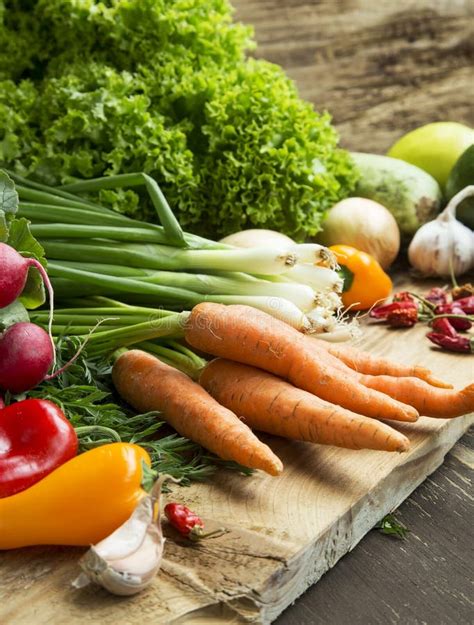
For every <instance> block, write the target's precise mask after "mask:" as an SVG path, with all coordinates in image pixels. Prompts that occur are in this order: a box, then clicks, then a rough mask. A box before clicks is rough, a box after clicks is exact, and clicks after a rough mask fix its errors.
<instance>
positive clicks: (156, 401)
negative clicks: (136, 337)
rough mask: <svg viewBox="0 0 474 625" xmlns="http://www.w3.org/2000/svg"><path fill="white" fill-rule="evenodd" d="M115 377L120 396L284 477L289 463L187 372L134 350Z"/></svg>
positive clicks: (228, 454)
mask: <svg viewBox="0 0 474 625" xmlns="http://www.w3.org/2000/svg"><path fill="white" fill-rule="evenodd" d="M112 379H113V381H114V384H115V387H116V389H117V391H118V392H119V394H120V396H121V397H122V398H123V399H124V400H125V401H127V402H128V403H129V404H130V405H131V406H133V407H134V408H135V409H136V410H140V411H143V412H147V411H150V410H159V411H160V412H162V414H163V418H164V419H165V420H166V421H167V422H168V423H169V424H170V425H172V426H173V427H174V429H175V430H176V431H177V432H179V434H181V435H182V436H186V437H187V438H190V439H191V440H193V441H195V442H196V443H199V444H201V445H202V446H203V447H206V449H209V450H210V451H213V452H214V453H215V454H217V455H218V456H219V457H220V458H224V459H225V460H234V461H235V462H238V463H240V464H242V465H244V466H246V467H250V468H252V469H262V470H263V471H266V472H267V473H270V475H278V474H279V473H281V472H282V470H283V465H282V463H281V461H280V459H279V458H277V456H275V454H274V453H273V452H272V450H271V449H270V448H269V447H268V446H267V445H265V444H264V443H262V442H261V441H259V440H258V438H257V437H256V436H255V435H254V434H253V432H252V431H251V430H250V429H249V428H248V427H247V426H246V425H245V424H244V423H242V421H240V419H238V417H237V416H236V415H235V414H234V413H233V412H231V411H230V410H228V409H227V408H224V407H223V406H221V405H220V404H218V403H217V402H216V400H215V399H213V398H212V397H211V396H210V395H209V394H208V393H206V391H205V390H204V389H203V388H202V387H201V386H199V384H197V383H196V382H193V381H192V380H191V378H189V377H188V376H187V375H185V374H184V373H182V372H181V371H178V370H177V369H174V367H170V366H169V365H166V364H164V363H162V362H160V361H159V360H158V359H157V358H155V357H154V356H151V355H150V354H147V353H146V352H142V351H140V350H137V349H134V350H131V351H128V352H125V353H124V354H122V355H121V356H120V357H119V358H118V359H117V360H116V362H115V364H114V367H113V370H112Z"/></svg>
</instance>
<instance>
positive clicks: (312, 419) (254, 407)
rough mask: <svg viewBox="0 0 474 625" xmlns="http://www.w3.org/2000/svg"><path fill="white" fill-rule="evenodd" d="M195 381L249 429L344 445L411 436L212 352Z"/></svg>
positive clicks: (386, 444) (385, 444)
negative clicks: (214, 357)
mask: <svg viewBox="0 0 474 625" xmlns="http://www.w3.org/2000/svg"><path fill="white" fill-rule="evenodd" d="M200 383H201V384H202V385H203V386H204V388H205V389H206V390H207V391H208V392H209V393H210V395H212V396H213V397H214V399H216V400H217V401H218V402H219V403H220V404H223V405H224V406H226V408H229V410H232V411H233V412H235V413H236V414H237V415H239V416H240V417H243V418H244V420H245V422H246V423H247V425H248V426H249V427H251V428H252V429H257V430H262V431H263V432H268V433H269V434H276V435H277V436H283V437H285V438H290V439H296V440H302V441H310V442H312V443H321V444H323V445H336V446H338V447H345V448H347V449H379V450H385V451H406V450H407V449H408V447H409V445H410V441H409V440H408V438H407V437H406V436H403V434H400V432H397V431H396V430H394V429H392V428H391V427H389V426H388V425H386V424H385V423H381V422H380V421H376V420H375V419H369V418H368V417H363V416H362V415H358V414H356V413H354V412H351V411H349V410H346V409H345V408H341V407H340V406H336V405H334V404H330V403H328V402H326V401H324V400H322V399H319V398H318V397H315V396H314V395H311V393H308V392H307V391H303V390H301V389H299V388H295V387H294V386H292V385H291V384H289V383H288V382H285V381H284V380H282V379H281V378H277V377H276V376H274V375H272V374H271V373H267V372H266V371H262V370H261V369H256V368H255V367H249V366H248V365H242V364H240V363H237V362H233V361H231V360H224V359H222V358H217V359H215V360H213V361H212V362H210V363H209V364H208V365H207V366H206V367H205V368H204V370H203V371H202V372H201V377H200Z"/></svg>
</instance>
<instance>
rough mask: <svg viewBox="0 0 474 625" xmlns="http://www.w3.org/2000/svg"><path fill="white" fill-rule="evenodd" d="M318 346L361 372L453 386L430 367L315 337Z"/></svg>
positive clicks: (445, 386) (435, 384) (448, 386)
mask: <svg viewBox="0 0 474 625" xmlns="http://www.w3.org/2000/svg"><path fill="white" fill-rule="evenodd" d="M315 340H316V342H317V345H318V348H323V349H325V350H327V351H328V352H329V353H330V354H332V355H333V356H335V357H336V358H339V359H340V360H341V361H342V362H343V363H345V364H346V365H347V366H348V367H350V368H351V369H354V370H355V371H358V372H359V373H367V374H369V375H391V376H394V377H397V378H399V377H414V378H420V380H424V381H425V382H427V383H428V384H431V386H437V387H438V388H453V385H452V384H447V383H446V382H443V381H442V380H438V379H437V378H435V377H434V376H433V374H432V373H431V371H430V370H429V369H426V368H425V367H420V366H418V365H415V366H412V367H409V366H405V365H401V364H399V363H396V362H392V361H391V360H387V359H386V358H380V357H377V356H372V355H371V354H368V353H367V352H364V351H361V350H358V349H355V348H354V347H351V346H349V345H334V344H330V343H326V342H325V341H320V340H317V339H315Z"/></svg>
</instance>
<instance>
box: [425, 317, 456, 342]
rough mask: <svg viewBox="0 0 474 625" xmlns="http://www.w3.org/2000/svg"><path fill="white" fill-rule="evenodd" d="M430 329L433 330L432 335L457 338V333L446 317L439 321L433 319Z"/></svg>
mask: <svg viewBox="0 0 474 625" xmlns="http://www.w3.org/2000/svg"><path fill="white" fill-rule="evenodd" d="M431 327H432V328H433V330H434V334H436V333H438V334H444V335H446V336H452V337H453V338H456V337H457V336H458V333H457V332H456V330H455V329H454V328H453V326H452V325H451V322H450V320H449V319H447V318H446V317H442V318H441V319H434V320H433V322H432V324H431Z"/></svg>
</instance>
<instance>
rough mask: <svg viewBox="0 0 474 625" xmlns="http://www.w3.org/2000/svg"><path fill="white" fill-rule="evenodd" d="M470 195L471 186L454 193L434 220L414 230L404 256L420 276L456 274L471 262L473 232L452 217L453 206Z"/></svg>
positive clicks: (470, 264)
mask: <svg viewBox="0 0 474 625" xmlns="http://www.w3.org/2000/svg"><path fill="white" fill-rule="evenodd" d="M471 195H474V185H469V186H468V187H466V188H465V189H463V190H462V191H460V192H459V193H457V194H456V195H455V196H454V197H453V198H452V199H451V201H450V202H449V204H448V205H447V206H446V208H445V209H444V211H443V212H442V213H440V214H439V215H438V217H437V218H436V219H434V220H433V221H430V222H428V223H427V224H425V225H424V226H421V228H420V229H419V230H418V231H417V232H416V233H415V236H414V237H413V239H412V242H411V243H410V247H409V248H408V258H409V260H410V263H411V265H412V266H413V267H415V268H416V269H418V270H419V271H420V272H421V273H423V274H424V275H426V276H440V277H445V276H450V275H451V274H453V275H455V276H459V275H461V274H463V273H465V272H466V271H469V269H470V268H471V267H472V266H473V265H474V232H473V231H472V230H470V229H469V228H467V227H466V226H464V225H463V224H462V223H461V222H459V221H458V220H457V219H456V207H457V206H458V204H460V203H461V202H462V201H463V200H464V199H465V198H467V197H469V196H471Z"/></svg>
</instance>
